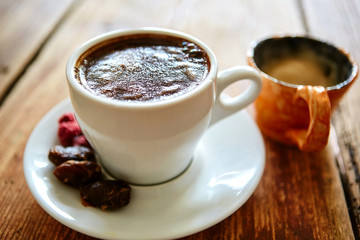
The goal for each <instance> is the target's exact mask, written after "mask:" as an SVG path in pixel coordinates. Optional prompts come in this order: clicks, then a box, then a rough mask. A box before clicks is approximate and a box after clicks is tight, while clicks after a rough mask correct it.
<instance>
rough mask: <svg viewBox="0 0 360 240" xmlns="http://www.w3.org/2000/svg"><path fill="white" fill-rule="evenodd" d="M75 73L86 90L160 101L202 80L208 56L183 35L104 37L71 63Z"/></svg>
mask: <svg viewBox="0 0 360 240" xmlns="http://www.w3.org/2000/svg"><path fill="white" fill-rule="evenodd" d="M76 65H77V69H78V71H77V74H76V78H77V79H78V81H79V82H80V83H81V85H82V86H83V87H84V88H86V89H87V90H88V91H89V92H91V93H93V94H95V95H99V96H103V97H107V98H111V99H115V100H122V101H159V100H164V99H167V98H171V97H173V96H176V95H179V94H183V93H185V92H188V91H190V90H191V89H194V88H195V87H196V86H197V85H199V84H200V83H201V81H203V80H204V79H205V77H206V75H207V74H208V71H209V59H208V57H207V55H206V53H205V51H204V50H203V49H201V48H200V47H199V46H198V45H196V44H194V43H192V42H189V41H187V40H185V39H182V38H177V37H170V36H159V35H155V34H153V35H151V34H147V35H144V34H138V35H132V36H123V37H119V38H118V39H112V40H111V41H108V42H104V43H102V44H101V45H98V46H95V47H93V48H91V49H90V50H88V51H87V52H85V53H84V54H83V55H82V56H81V57H80V58H79V59H78V62H77V63H76Z"/></svg>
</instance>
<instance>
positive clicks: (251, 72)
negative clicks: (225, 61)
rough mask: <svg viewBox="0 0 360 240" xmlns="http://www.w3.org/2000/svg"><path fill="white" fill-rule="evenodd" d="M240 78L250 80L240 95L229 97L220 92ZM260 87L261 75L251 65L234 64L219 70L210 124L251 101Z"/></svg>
mask: <svg viewBox="0 0 360 240" xmlns="http://www.w3.org/2000/svg"><path fill="white" fill-rule="evenodd" d="M242 80H250V81H252V82H251V84H250V86H248V87H247V89H246V90H245V91H244V92H242V93H241V94H240V95H238V96H236V97H229V96H228V95H226V94H221V93H222V92H223V91H224V89H225V88H227V87H228V86H230V85H231V84H233V83H235V82H238V81H242ZM261 88H262V80H261V75H260V73H258V72H257V71H256V70H255V69H254V68H252V67H248V66H236V67H232V68H229V69H226V70H224V71H222V72H220V73H219V74H218V77H217V80H216V100H215V103H214V108H213V113H212V118H211V121H210V126H211V125H213V124H215V123H216V122H218V121H220V120H221V119H223V118H225V117H227V116H229V115H231V114H234V113H235V112H237V111H239V110H241V109H243V108H244V107H246V106H247V105H249V104H250V103H252V102H253V101H254V100H255V99H256V98H257V96H258V95H259V94H260V92H261Z"/></svg>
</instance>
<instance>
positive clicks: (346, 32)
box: [304, 0, 360, 237]
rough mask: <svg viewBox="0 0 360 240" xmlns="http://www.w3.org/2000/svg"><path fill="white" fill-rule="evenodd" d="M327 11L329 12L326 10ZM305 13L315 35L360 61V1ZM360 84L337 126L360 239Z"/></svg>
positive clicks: (323, 4)
mask: <svg viewBox="0 0 360 240" xmlns="http://www.w3.org/2000/svg"><path fill="white" fill-rule="evenodd" d="M324 8H326V9H327V11H326V13H325V12H324V11H322V9H324ZM304 10H305V13H306V20H307V22H308V26H309V31H310V33H311V34H313V35H316V36H319V37H321V38H324V39H328V40H329V41H330V42H333V43H334V44H335V45H337V46H339V47H341V48H345V49H347V50H348V51H349V52H350V53H351V54H352V55H353V57H354V58H355V59H356V60H357V62H358V63H359V62H360V61H359V60H360V48H359V42H360V33H359V31H358V28H359V18H360V2H359V1H330V2H329V1H324V0H322V1H316V2H314V1H304ZM359 91H360V81H359V79H358V80H357V82H355V84H354V85H353V86H352V88H351V89H350V91H349V92H348V93H347V95H345V97H344V99H343V100H342V102H341V104H340V106H339V108H338V109H337V111H336V112H335V114H334V116H333V118H332V122H333V124H334V126H335V129H336V132H337V136H338V144H339V148H340V154H339V155H338V158H337V160H338V162H339V163H338V164H339V166H340V169H341V176H342V179H343V183H344V189H345V191H346V193H347V195H348V203H349V205H350V206H351V209H352V210H351V211H350V213H351V216H352V218H353V225H354V229H355V230H357V231H356V233H357V235H358V236H359V237H360V235H359V232H360V214H359V209H360V122H359V116H360V107H359V105H358V104H359V103H360V95H359Z"/></svg>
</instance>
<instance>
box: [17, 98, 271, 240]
mask: <svg viewBox="0 0 360 240" xmlns="http://www.w3.org/2000/svg"><path fill="white" fill-rule="evenodd" d="M66 109H70V110H69V111H71V109H72V106H71V104H70V100H69V99H65V100H63V101H62V102H60V103H59V104H57V105H56V106H55V107H54V108H52V109H51V110H50V111H49V112H48V113H47V114H46V115H45V116H44V117H43V118H42V119H41V120H40V121H39V123H38V124H37V126H36V127H35V128H34V130H33V132H32V133H31V135H30V137H29V139H28V142H27V144H26V147H25V152H24V160H23V161H24V162H23V163H24V164H23V167H24V174H25V178H26V182H27V184H28V187H29V188H30V191H31V193H32V195H33V196H34V198H35V200H36V201H37V202H38V204H39V205H40V206H41V207H42V208H43V209H44V210H45V211H46V212H47V213H48V214H49V215H50V216H52V217H53V218H54V219H56V220H57V221H59V222H60V223H62V224H64V225H65V226H68V227H70V228H72V229H73V230H75V231H79V232H81V233H84V234H86V235H89V236H93V237H98V238H103V237H106V238H109V236H104V235H103V234H101V233H98V232H95V231H91V230H89V226H82V224H77V223H76V220H75V221H69V220H66V219H65V218H64V217H63V216H61V215H59V213H58V212H56V211H55V210H54V209H53V208H52V207H51V206H49V204H48V203H47V202H46V201H45V200H44V196H42V195H43V194H41V193H40V192H39V189H37V187H36V185H35V183H34V182H33V179H32V176H31V173H30V172H29V171H27V169H29V166H31V157H30V155H29V154H30V153H31V149H30V147H31V143H32V142H33V141H34V139H33V138H34V135H35V134H36V133H38V132H39V131H40V130H41V129H42V128H43V127H44V126H45V125H48V124H50V125H54V123H49V119H50V118H51V116H52V117H54V115H58V116H60V114H61V113H64V112H68V110H66ZM59 112H60V113H59ZM237 114H242V115H243V117H245V118H244V119H246V121H250V122H252V124H253V125H254V130H255V134H256V135H258V137H259V139H258V140H260V142H261V143H260V144H259V146H258V147H259V148H258V149H257V150H258V151H260V155H262V157H260V158H261V159H260V158H259V160H260V162H259V165H258V166H256V167H257V174H256V176H254V177H253V178H252V180H251V181H249V182H248V183H247V185H246V187H247V188H249V189H248V190H247V191H246V192H244V193H242V194H241V195H243V196H242V200H241V201H237V202H234V206H233V207H232V208H226V209H227V211H226V212H222V214H221V217H217V218H214V219H212V220H209V221H207V223H206V224H202V225H199V226H197V227H194V228H192V229H189V230H187V231H178V232H173V233H172V234H171V235H169V234H168V235H161V234H159V235H158V236H157V238H156V239H169V238H179V237H185V236H188V235H191V234H194V233H197V232H199V231H202V230H205V229H207V228H209V227H211V226H213V225H215V224H217V223H219V222H221V221H223V220H224V219H225V218H227V217H229V216H230V215H231V214H233V213H234V212H235V211H237V210H238V209H239V208H240V207H241V206H242V205H243V204H244V203H245V202H246V201H247V200H248V199H249V198H250V196H251V195H252V194H253V192H254V191H255V189H256V187H257V186H258V184H259V182H260V180H261V177H262V175H263V171H264V168H265V154H266V153H265V145H264V140H263V138H262V135H261V133H260V130H259V129H258V128H257V125H256V124H255V123H254V122H253V120H252V118H251V117H250V116H249V115H248V113H247V112H246V111H241V112H239V113H237ZM224 121H226V119H224ZM213 127H216V125H214V126H213ZM54 134H56V131H55V130H53V131H52V132H48V135H52V136H54ZM55 136H56V135H55ZM29 158H30V159H29ZM180 177H181V176H180ZM132 187H134V188H137V189H140V188H149V187H156V185H155V186H132ZM90 228H91V227H90ZM119 237H120V238H121V237H122V236H119V235H116V236H114V238H111V239H115V238H119ZM132 239H149V238H148V237H146V238H142V237H137V238H132Z"/></svg>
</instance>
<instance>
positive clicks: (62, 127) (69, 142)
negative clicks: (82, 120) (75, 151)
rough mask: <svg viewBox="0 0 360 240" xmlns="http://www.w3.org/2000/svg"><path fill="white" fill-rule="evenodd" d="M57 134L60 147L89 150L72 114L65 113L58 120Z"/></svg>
mask: <svg viewBox="0 0 360 240" xmlns="http://www.w3.org/2000/svg"><path fill="white" fill-rule="evenodd" d="M57 134H58V138H59V141H60V143H61V145H63V146H65V147H67V146H76V145H81V146H85V147H88V148H91V146H90V144H89V142H88V141H87V140H86V138H85V136H84V135H83V133H82V131H81V129H80V126H79V124H78V122H77V121H76V119H75V116H74V114H73V113H65V114H63V115H62V116H61V117H60V118H59V127H58V132H57Z"/></svg>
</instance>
